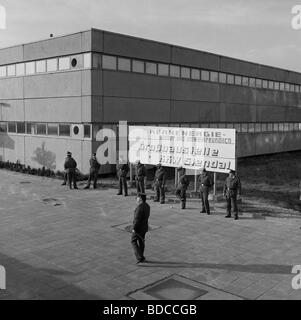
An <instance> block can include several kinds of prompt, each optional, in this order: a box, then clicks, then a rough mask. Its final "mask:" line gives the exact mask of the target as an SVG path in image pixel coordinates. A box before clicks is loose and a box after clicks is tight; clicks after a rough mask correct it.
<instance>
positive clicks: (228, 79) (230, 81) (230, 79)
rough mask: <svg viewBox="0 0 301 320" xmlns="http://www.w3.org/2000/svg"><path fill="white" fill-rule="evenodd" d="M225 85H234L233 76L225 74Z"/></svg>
mask: <svg viewBox="0 0 301 320" xmlns="http://www.w3.org/2000/svg"><path fill="white" fill-rule="evenodd" d="M227 83H229V84H234V75H233V74H227Z"/></svg>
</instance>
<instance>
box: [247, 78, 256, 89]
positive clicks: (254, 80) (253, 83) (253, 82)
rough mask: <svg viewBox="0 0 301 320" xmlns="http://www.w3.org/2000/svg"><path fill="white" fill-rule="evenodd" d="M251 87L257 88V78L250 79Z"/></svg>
mask: <svg viewBox="0 0 301 320" xmlns="http://www.w3.org/2000/svg"><path fill="white" fill-rule="evenodd" d="M249 81H250V87H252V88H255V87H256V79H255V78H250V80H249Z"/></svg>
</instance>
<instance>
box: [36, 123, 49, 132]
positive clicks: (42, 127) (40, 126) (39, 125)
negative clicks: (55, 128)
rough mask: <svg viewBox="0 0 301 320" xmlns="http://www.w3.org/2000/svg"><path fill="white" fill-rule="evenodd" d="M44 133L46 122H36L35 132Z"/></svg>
mask: <svg viewBox="0 0 301 320" xmlns="http://www.w3.org/2000/svg"><path fill="white" fill-rule="evenodd" d="M46 133H47V131H46V123H37V134H41V135H45V134H46Z"/></svg>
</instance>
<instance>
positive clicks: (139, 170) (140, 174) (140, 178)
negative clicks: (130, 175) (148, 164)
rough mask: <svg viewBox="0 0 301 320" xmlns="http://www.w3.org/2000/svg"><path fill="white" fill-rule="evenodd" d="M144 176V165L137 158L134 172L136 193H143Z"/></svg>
mask: <svg viewBox="0 0 301 320" xmlns="http://www.w3.org/2000/svg"><path fill="white" fill-rule="evenodd" d="M145 177H146V170H145V166H144V164H142V163H141V162H140V161H139V160H138V161H137V162H136V174H135V179H136V188H137V195H138V194H139V193H145V187H144V179H145Z"/></svg>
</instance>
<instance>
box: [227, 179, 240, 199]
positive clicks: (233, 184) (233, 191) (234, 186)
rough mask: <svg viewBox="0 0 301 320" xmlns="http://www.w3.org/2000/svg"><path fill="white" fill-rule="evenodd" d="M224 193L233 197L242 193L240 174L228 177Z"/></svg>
mask: <svg viewBox="0 0 301 320" xmlns="http://www.w3.org/2000/svg"><path fill="white" fill-rule="evenodd" d="M223 193H224V195H225V196H227V197H232V196H236V195H237V194H241V183H240V179H239V177H238V176H235V177H233V178H231V177H227V178H226V181H225V184H224V192H223Z"/></svg>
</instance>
